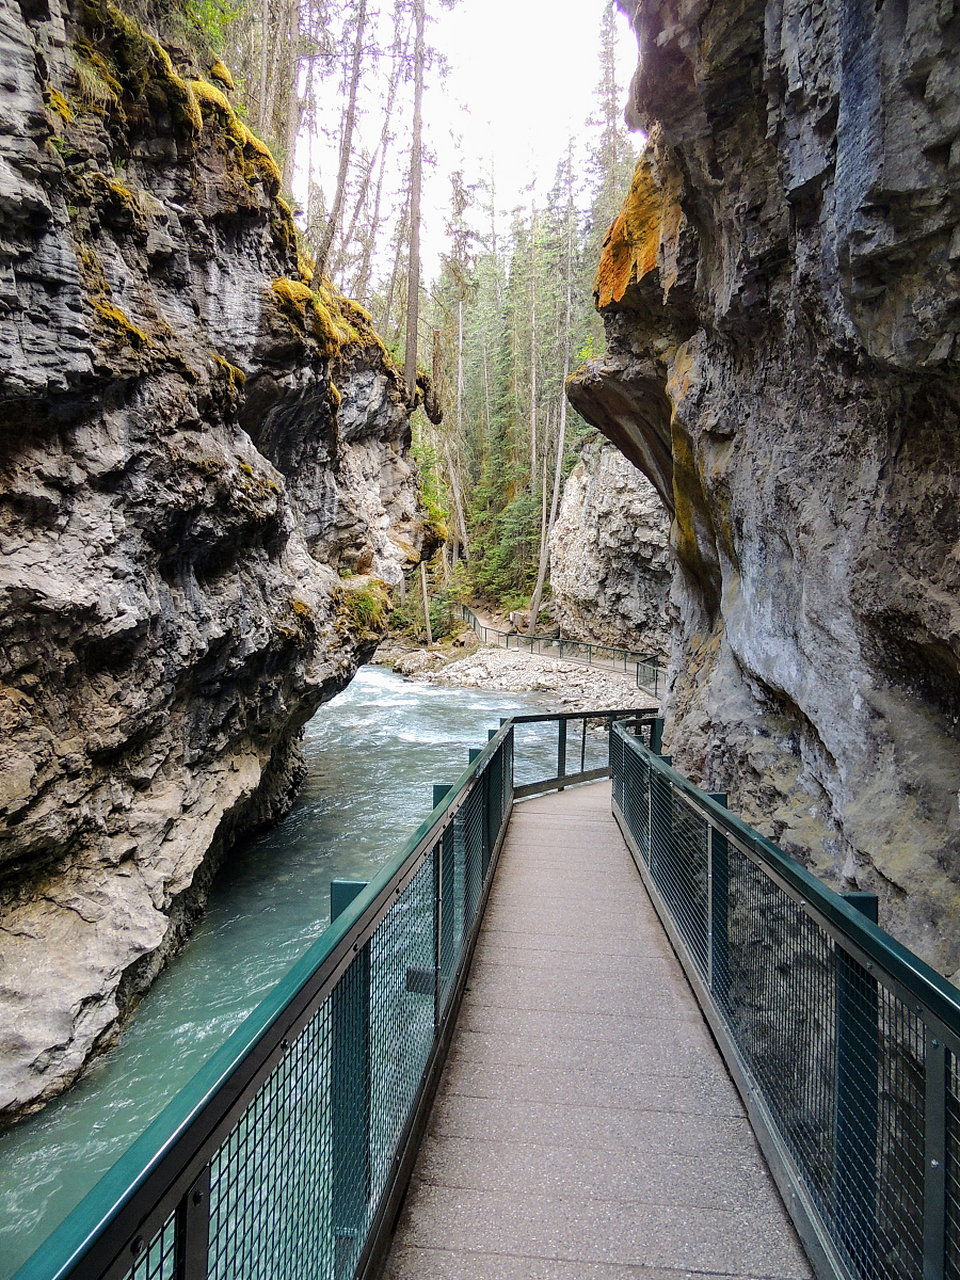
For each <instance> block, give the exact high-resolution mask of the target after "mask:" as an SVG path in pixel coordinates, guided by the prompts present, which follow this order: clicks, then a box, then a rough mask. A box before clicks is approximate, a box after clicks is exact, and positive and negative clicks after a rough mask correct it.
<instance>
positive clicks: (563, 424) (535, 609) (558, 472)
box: [527, 147, 573, 636]
mask: <svg viewBox="0 0 960 1280" xmlns="http://www.w3.org/2000/svg"><path fill="white" fill-rule="evenodd" d="M569 158H570V150H569V147H568V150H567V159H568V162H569ZM572 275H573V196H572V193H571V192H570V190H569V189H568V191H567V308H566V317H565V320H564V325H563V380H562V382H561V383H560V426H559V429H558V431H557V460H556V466H555V468H554V472H553V499H552V501H551V503H550V519H549V521H548V522H547V536H546V537H545V538H544V540H543V547H542V548H541V551H540V566H539V569H538V570H537V585H536V588H535V590H534V593H533V599H532V600H531V602H530V625H529V626H528V628H527V634H528V635H531V636H532V635H533V634H534V632H535V631H536V627H537V617H538V615H539V613H540V597H541V595H542V594H543V582H544V579H545V578H546V576H547V563H548V562H549V559H550V535H551V533H552V532H553V525H554V521H555V520H556V518H557V506H558V504H559V501H560V478H561V476H562V474H563V446H564V437H565V436H566V433H567V378H568V377H569V376H570V312H571V310H572V307H573V281H572Z"/></svg>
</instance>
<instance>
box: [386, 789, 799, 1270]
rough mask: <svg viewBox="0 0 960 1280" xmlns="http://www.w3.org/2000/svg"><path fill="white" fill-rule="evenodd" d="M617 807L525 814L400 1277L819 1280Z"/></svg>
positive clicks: (438, 1113)
mask: <svg viewBox="0 0 960 1280" xmlns="http://www.w3.org/2000/svg"><path fill="white" fill-rule="evenodd" d="M810 1274H811V1273H810V1270H809V1267H808V1264H807V1262H806V1260H805V1258H804V1256H803V1254H802V1251H801V1249H800V1246H799V1244H798V1243H797V1241H796V1237H795V1235H794V1233H793V1230H792V1227H791V1225H790V1223H789V1220H788V1218H787V1216H786V1213H785V1211H784V1209H783V1207H782V1204H781V1202H780V1200H779V1197H778V1195H777V1192H776V1190H775V1188H774V1186H773V1184H772V1182H771V1180H770V1177H769V1174H768V1173H767V1171H766V1168H765V1166H764V1164H763V1161H762V1158H761V1156H760V1154H759V1152H758V1150H757V1147H756V1145H755V1143H754V1140H753V1136H752V1133H751V1130H750V1127H749V1124H748V1122H747V1120H746V1118H745V1115H744V1111H743V1108H742V1106H741V1104H740V1100H739V1098H738V1096H737V1094H736V1091H735V1090H734V1088H733V1085H732V1084H731V1083H730V1081H729V1078H728V1076H727V1074H726V1071H725V1069H724V1067H723V1064H722V1062H721V1060H720V1057H719V1055H718V1053H717V1051H716V1049H715V1047H714V1045H713V1041H712V1040H711V1038H710V1035H709V1033H708V1031H707V1029H706V1026H705V1024H704V1022H703V1020H702V1018H701V1016H700V1013H699V1011H698V1008H697V1005H696V1002H695V1000H694V998H693V995H692V994H691V992H690V989H689V987H688V986H687V983H686V980H685V978H684V977H683V974H682V972H681V969H680V966H679V964H678V963H677V961H676V959H675V957H674V955H673V952H672V951H671V949H670V945H669V943H668V941H667V939H666V936H665V935H664V933H663V931H662V929H661V927H660V924H659V922H658V920H657V917H656V915H655V913H654V911H653V909H652V907H651V906H650V904H649V901H648V899H647V897H646V894H645V892H644V889H643V886H642V882H641V880H640V877H639V875H638V874H637V872H636V869H635V868H634V866H633V863H632V861H631V859H630V855H629V853H628V852H627V849H626V847H625V845H624V843H623V840H622V838H621V836H620V832H619V829H618V828H617V825H616V823H615V822H614V820H613V818H612V817H611V814H610V787H609V784H608V783H599V784H596V785H594V786H590V787H577V788H573V789H570V790H567V791H564V792H561V793H558V794H554V795H551V796H546V797H542V798H540V799H537V800H530V801H526V802H524V803H522V804H518V805H517V806H516V807H515V808H514V812H513V818H512V820H511V824H510V829H509V831H508V834H507V841H506V845H505V847H504V851H503V855H502V860H501V864H500V868H499V871H498V873H497V879H496V881H495V882H494V888H493V893H492V896H491V898H490V903H489V906H488V909H487V913H486V918H485V920H484V924H483V931H482V933H481V936H480V941H479V944H478V948H477V953H476V956H475V959H474V964H473V971H472V973H471V978H470V985H469V987H468V992H467V996H466V999H465V1001H464V1004H463V1008H462V1011H461V1014H460V1021H459V1025H458V1028H457V1031H456V1038H455V1040H454V1043H453V1049H452V1052H451V1055H450V1058H449V1061H448V1064H447V1067H446V1070H445V1073H444V1077H443V1080H442V1083H441V1086H440V1092H439V1095H438V1098H437V1102H436V1104H435V1107H434V1112H433V1116H432V1118H431V1122H430V1128H429V1131H428V1134H427V1137H426V1139H425V1141H424V1144H423V1147H422V1149H421V1152H420V1157H419V1160H418V1164H417V1168H416V1171H415V1173H414V1179H413V1183H412V1185H411V1188H410V1192H409V1194H408V1197H407V1202H406V1205H405V1207H404V1210H403V1213H402V1215H401V1218H400V1223H399V1226H398V1230H397V1235H396V1237H395V1239H394V1244H393V1250H392V1252H391V1255H390V1258H389V1260H388V1263H387V1267H386V1270H385V1280H628V1278H629V1280H683V1278H684V1277H693V1276H695V1277H696V1278H697V1280H712V1278H713V1277H719V1276H723V1277H728V1276H730V1277H738V1278H740V1280H743V1278H745V1277H750V1278H751V1280H752V1278H754V1277H763V1278H764V1280H768V1278H771V1277H775V1278H777V1280H807V1278H808V1277H809V1276H810Z"/></svg>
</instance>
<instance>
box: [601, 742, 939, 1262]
mask: <svg viewBox="0 0 960 1280" xmlns="http://www.w3.org/2000/svg"><path fill="white" fill-rule="evenodd" d="M631 730H632V731H631ZM638 734H639V736H637V735H638ZM659 735H660V722H659V721H649V720H647V721H644V722H639V721H638V722H637V723H636V724H635V725H634V726H632V727H625V726H623V725H617V726H615V727H614V729H613V733H612V736H611V762H612V767H613V797H614V813H615V815H616V817H617V819H618V821H619V823H620V826H621V828H622V830H623V832H624V835H625V837H626V839H627V842H628V844H629V845H630V848H631V850H632V852H633V856H634V858H635V860H636V862H637V866H638V867H639V869H640V871H641V874H642V875H643V878H644V881H645V882H646V885H647V887H648V889H649V891H650V894H651V896H652V898H653V899H654V902H655V905H656V906H657V910H658V912H659V913H660V916H661V919H662V920H663V922H664V925H665V927H666V929H667V931H668V933H669V934H670V936H671V939H672V941H673V943H674V946H675V948H676V950H677V953H678V955H679V956H680V959H681V961H682V963H683V965H684V968H685V969H686V972H687V976H688V977H689V979H690V982H691V984H692V986H693V987H694V990H695V991H696V992H697V995H698V998H699V1000H700V1003H701V1005H702V1007H703V1009H704V1012H705V1014H706V1016H707V1018H708V1020H709V1022H710V1025H711V1027H712V1029H713V1032H714V1034H715V1036H716V1038H717V1041H718V1043H719V1044H720V1047H721V1050H722V1051H723V1054H724V1056H725V1058H726V1060H727V1064H728V1066H729V1067H730V1070H731V1073H732V1075H733V1077H734V1079H735V1080H736V1082H737V1084H738V1087H739V1089H740V1092H741V1094H742V1095H743V1098H744V1101H745V1103H746V1106H747V1110H748V1112H749V1115H750V1119H751V1122H752V1124H753V1127H754V1130H755V1131H756V1133H757V1137H758V1139H759V1141H760V1145H761V1146H762V1148H763V1150H764V1153H765V1155H766V1157H767V1160H768V1162H769V1164H770V1167H771V1169H772V1171H773V1173H774V1176H775V1177H776V1179H777V1182H778V1184H779V1186H780V1190H781V1192H782V1194H783V1197H784V1200H785V1202H786V1205H787V1208H788V1209H789V1211H790V1213H791V1215H792V1217H793V1219H794V1222H795V1223H796V1226H797V1229H798V1231H799V1234H800V1236H801V1238H802V1240H803V1242H804V1245H805V1247H806V1250H807V1254H808V1256H809V1258H810V1260H811V1263H812V1264H813V1266H814V1268H815V1270H816V1271H817V1273H818V1275H819V1276H820V1277H824V1278H825V1277H831V1278H832V1280H836V1278H839V1277H843V1280H852V1278H856V1280H921V1278H922V1280H942V1278H944V1277H946V1278H947V1280H957V1277H958V1276H960V992H958V991H957V989H956V988H954V987H952V986H951V985H950V984H949V983H947V982H946V981H944V979H943V978H941V977H940V975H939V974H937V973H935V972H934V971H933V970H932V969H930V968H929V967H928V966H927V965H926V964H924V963H923V961H921V960H920V959H918V957H917V956H915V955H913V954H911V952H909V951H907V950H906V949H905V948H904V947H902V946H901V945H900V944H899V943H897V942H896V941H895V940H894V939H893V938H891V937H890V936H889V935H888V934H886V933H884V932H883V931H882V930H881V929H879V928H878V927H877V925H876V923H875V921H876V898H874V897H873V896H872V895H869V894H850V895H847V900H844V898H841V897H838V896H837V894H835V893H833V892H831V891H830V890H829V889H828V888H827V887H826V886H825V885H824V884H822V883H821V882H820V881H819V880H818V879H816V877H815V876H813V875H811V874H810V873H809V872H807V871H805V870H804V868H803V867H801V866H800V865H799V864H797V863H796V862H794V861H793V860H792V859H790V858H788V857H787V856H786V855H785V854H784V853H782V852H781V851H780V850H779V849H778V848H777V847H776V846H775V845H773V844H772V843H771V842H770V841H769V840H766V839H764V837H763V836H760V835H758V834H757V833H756V832H755V831H753V830H751V828H750V827H748V826H747V825H746V824H745V823H743V822H741V821H739V820H738V819H737V818H735V817H733V816H732V815H731V814H730V813H728V812H727V810H726V809H725V807H724V804H725V798H724V797H722V796H716V795H714V796H708V795H706V794H704V793H703V792H702V791H699V790H697V788H696V787H694V786H692V785H691V784H690V783H689V782H687V781H686V780H685V779H684V778H683V777H681V776H680V774H678V773H676V772H675V771H674V770H673V769H672V768H671V766H670V759H669V757H667V756H662V755H660V754H659V750H660V742H659ZM641 738H643V739H646V741H645V742H644V741H641ZM851 900H852V901H851ZM868 917H869V918H868Z"/></svg>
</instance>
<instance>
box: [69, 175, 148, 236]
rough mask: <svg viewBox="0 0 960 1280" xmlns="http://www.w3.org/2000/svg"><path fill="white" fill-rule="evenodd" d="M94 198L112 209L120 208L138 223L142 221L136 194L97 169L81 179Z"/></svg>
mask: <svg viewBox="0 0 960 1280" xmlns="http://www.w3.org/2000/svg"><path fill="white" fill-rule="evenodd" d="M83 181H84V185H85V186H86V188H87V190H88V191H89V192H90V195H91V196H92V197H93V199H94V200H97V201H102V202H106V203H107V204H109V205H112V206H113V208H114V209H117V210H122V211H123V212H124V213H126V214H127V215H128V216H129V217H130V219H131V220H132V221H133V222H135V223H137V224H138V225H139V224H140V223H142V222H143V221H144V216H143V209H142V207H141V205H140V201H139V199H138V198H137V196H136V195H135V194H134V193H133V192H132V191H131V190H130V188H129V187H125V186H124V185H123V183H122V182H118V181H117V180H116V178H110V177H108V176H107V174H105V173H101V172H100V171H99V170H97V171H96V172H94V173H90V174H88V175H87V176H86V178H85V179H84V180H83Z"/></svg>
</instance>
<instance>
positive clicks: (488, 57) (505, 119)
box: [424, 0, 639, 277]
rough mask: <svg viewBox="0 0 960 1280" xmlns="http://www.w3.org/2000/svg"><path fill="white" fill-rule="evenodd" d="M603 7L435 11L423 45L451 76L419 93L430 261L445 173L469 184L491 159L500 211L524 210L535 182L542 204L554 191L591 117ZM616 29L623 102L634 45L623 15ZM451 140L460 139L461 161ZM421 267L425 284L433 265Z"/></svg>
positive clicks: (500, 2) (576, 1)
mask: <svg viewBox="0 0 960 1280" xmlns="http://www.w3.org/2000/svg"><path fill="white" fill-rule="evenodd" d="M604 7H605V0H460V3H459V4H458V5H457V7H456V8H455V9H453V10H449V11H448V10H444V9H440V8H439V6H435V7H434V13H435V15H436V18H435V21H434V22H433V23H432V24H431V26H430V30H429V34H428V39H429V41H430V43H432V44H433V45H435V46H436V47H438V48H439V49H441V50H442V51H443V52H444V53H445V54H446V56H447V58H448V59H449V61H450V75H449V77H448V79H447V82H446V84H445V85H442V86H441V85H437V84H434V85H433V86H432V87H430V88H429V89H428V90H427V91H426V93H425V94H424V117H425V119H426V120H427V121H428V122H429V131H430V145H431V146H432V147H434V148H435V149H436V151H437V154H438V157H439V159H440V163H439V165H438V166H437V176H438V178H439V180H440V183H441V184H442V185H441V187H440V189H439V190H437V189H436V188H434V187H433V183H432V182H431V195H432V197H433V198H432V199H431V198H429V197H428V199H426V200H425V201H424V206H425V207H424V223H425V226H424V244H425V249H426V248H427V247H428V246H429V250H432V254H431V256H434V255H435V254H436V253H438V252H439V247H440V243H439V241H440V238H441V237H442V235H443V218H444V216H445V210H446V205H447V201H448V192H449V185H448V182H447V178H446V175H447V174H448V173H449V172H450V171H451V170H452V169H454V168H456V167H458V164H460V163H462V165H463V168H464V169H465V172H466V176H467V180H468V181H469V180H470V179H471V178H473V177H478V176H479V175H480V173H481V172H483V171H486V170H487V167H488V163H489V160H490V158H491V157H493V158H494V160H495V166H496V167H495V176H496V185H497V205H498V207H499V208H501V209H510V208H512V207H513V206H514V205H515V204H517V203H519V202H520V201H521V199H523V203H527V198H524V197H522V192H523V190H524V188H525V187H527V186H528V184H529V183H530V180H531V178H532V177H534V176H536V178H537V191H538V195H539V196H541V197H542V196H543V194H544V193H545V192H546V191H548V190H549V188H550V187H551V186H552V184H553V179H554V174H555V171H556V167H557V163H558V162H559V161H560V160H561V159H562V158H563V156H564V155H565V153H566V148H567V138H568V137H569V136H570V135H571V133H572V134H573V136H574V138H576V137H577V136H579V134H580V132H581V130H582V128H583V124H584V121H585V120H586V119H587V117H588V116H589V115H591V114H592V113H593V112H594V111H595V110H596V103H595V101H594V96H593V95H594V90H595V88H596V85H597V83H598V81H599V78H600V64H599V54H600V20H601V17H602V14H603V10H604ZM617 21H618V29H619V32H620V38H619V45H618V63H619V76H618V79H619V80H620V83H621V85H622V88H623V100H624V103H625V102H626V90H627V86H628V84H629V81H630V77H631V75H632V74H633V72H634V69H635V67H636V63H637V45H636V39H635V37H634V35H633V32H632V31H631V29H630V27H629V24H628V23H627V20H626V18H625V17H624V16H623V15H622V14H621V13H619V11H618V12H617ZM451 135H453V136H454V137H456V136H460V137H462V151H463V160H462V162H460V161H459V160H458V159H457V152H456V147H455V144H454V142H453V140H452V138H451ZM638 141H639V138H638ZM440 175H442V177H441V176H440ZM438 202H439V203H441V204H442V209H437V207H436V205H437V203H438ZM425 256H426V255H425ZM425 266H426V271H425V274H426V275H427V276H428V277H429V276H430V275H432V273H433V264H432V262H431V263H429V264H428V263H425Z"/></svg>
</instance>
